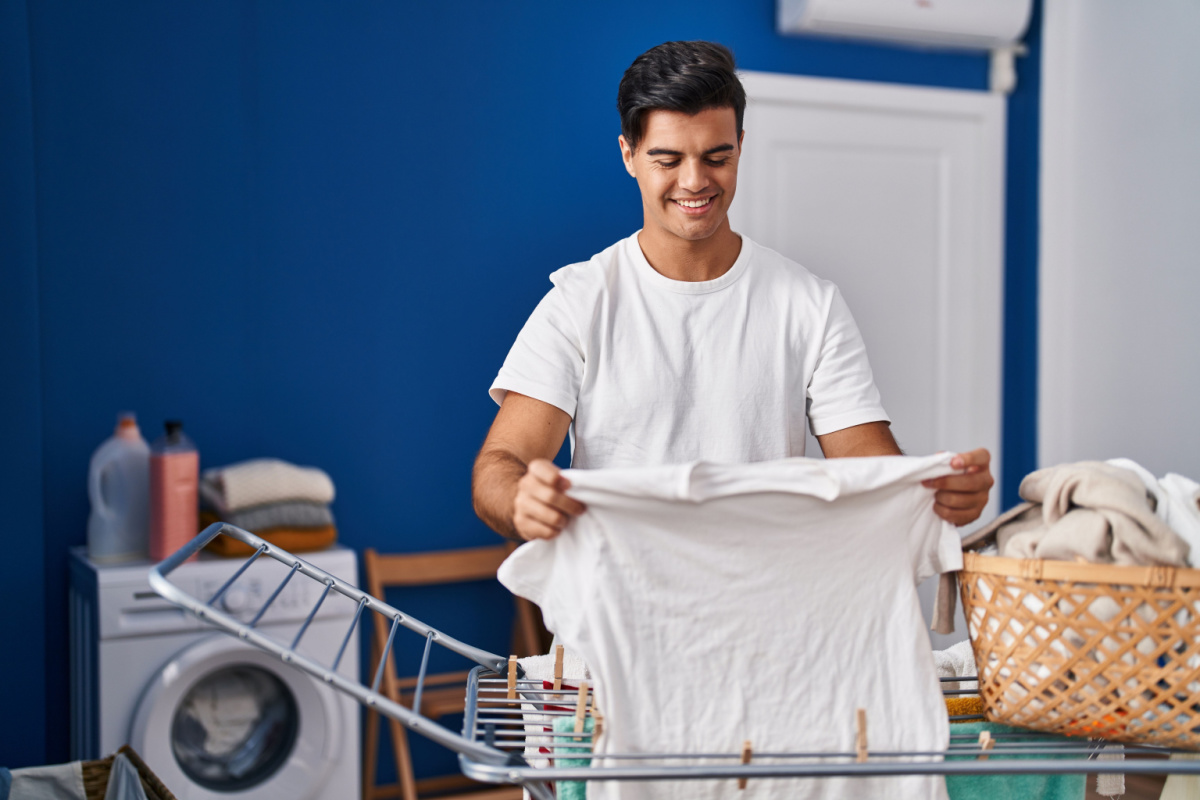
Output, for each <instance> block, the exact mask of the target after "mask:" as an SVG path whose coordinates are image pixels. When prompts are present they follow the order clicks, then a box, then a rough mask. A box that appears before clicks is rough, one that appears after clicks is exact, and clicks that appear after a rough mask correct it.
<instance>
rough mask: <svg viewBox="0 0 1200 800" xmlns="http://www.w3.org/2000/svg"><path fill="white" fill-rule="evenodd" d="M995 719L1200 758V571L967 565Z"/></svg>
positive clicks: (966, 592) (962, 579) (971, 626)
mask: <svg viewBox="0 0 1200 800" xmlns="http://www.w3.org/2000/svg"><path fill="white" fill-rule="evenodd" d="M959 584H960V587H961V591H962V600H963V611H964V613H965V614H966V618H967V628H968V631H969V632H970V635H971V644H972V647H973V649H974V651H975V661H976V663H977V665H978V667H979V692H980V695H981V696H982V697H983V700H984V703H985V704H986V706H987V716H988V719H990V720H992V721H995V722H1002V723H1006V724H1010V725H1019V726H1022V727H1026V728H1034V729H1037V730H1043V731H1049V732H1053V733H1061V734H1066V735H1075V736H1090V737H1102V738H1104V739H1107V740H1110V741H1118V742H1142V743H1153V744H1161V745H1167V746H1171V747H1180V748H1186V749H1191V750H1200V569H1175V568H1172V567H1126V566H1114V565H1107V564H1085V563H1071V562H1067V561H1041V560H1019V559H1013V558H1000V557H996V556H981V555H979V554H978V553H972V552H968V553H964V554H963V571H962V573H961V575H960V576H959Z"/></svg>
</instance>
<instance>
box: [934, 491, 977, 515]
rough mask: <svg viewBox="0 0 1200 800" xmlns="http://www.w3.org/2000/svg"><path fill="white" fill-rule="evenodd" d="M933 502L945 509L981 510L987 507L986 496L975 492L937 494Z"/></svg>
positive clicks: (943, 492)
mask: <svg viewBox="0 0 1200 800" xmlns="http://www.w3.org/2000/svg"><path fill="white" fill-rule="evenodd" d="M934 502H935V503H936V504H938V505H940V506H945V507H946V508H956V509H968V508H978V509H980V510H982V509H983V507H984V506H986V505H987V495H986V494H980V493H977V492H945V491H942V492H938V493H937V494H935V495H934Z"/></svg>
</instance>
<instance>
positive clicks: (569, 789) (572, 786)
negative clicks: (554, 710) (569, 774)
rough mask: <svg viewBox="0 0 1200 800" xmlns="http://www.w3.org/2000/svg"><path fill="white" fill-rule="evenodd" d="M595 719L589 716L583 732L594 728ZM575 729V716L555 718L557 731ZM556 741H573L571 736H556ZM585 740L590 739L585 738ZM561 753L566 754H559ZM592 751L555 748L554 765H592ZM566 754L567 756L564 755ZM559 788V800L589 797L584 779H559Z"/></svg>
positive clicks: (564, 731) (568, 731)
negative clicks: (573, 756) (576, 756)
mask: <svg viewBox="0 0 1200 800" xmlns="http://www.w3.org/2000/svg"><path fill="white" fill-rule="evenodd" d="M593 725H594V721H593V719H592V718H591V717H587V718H586V719H585V720H584V721H583V732H584V733H591V732H592V730H593ZM574 730H575V717H558V718H556V719H555V720H554V732H555V733H571V732H572V731H574ZM554 738H555V740H556V741H558V742H563V743H568V742H571V739H570V737H567V736H556V737H554ZM583 741H584V742H587V741H589V740H588V739H583ZM560 753H562V754H564V755H559V754H560ZM570 755H584V756H587V757H586V758H570V757H569V756H570ZM591 755H592V754H591V753H590V752H588V750H586V749H584V748H582V747H563V748H559V749H557V750H555V754H554V766H556V767H590V766H591V765H592V759H591ZM564 756H566V757H564ZM555 788H556V790H557V795H556V796H557V797H558V800H585V798H587V784H586V783H585V782H583V781H559V782H558V785H557V786H556V787H555Z"/></svg>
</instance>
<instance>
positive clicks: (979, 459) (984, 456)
mask: <svg viewBox="0 0 1200 800" xmlns="http://www.w3.org/2000/svg"><path fill="white" fill-rule="evenodd" d="M991 461H992V454H991V453H989V452H988V450H987V448H986V447H979V448H976V449H974V450H971V451H969V452H966V453H959V454H958V455H956V456H955V457H954V458H952V459H950V466H951V467H953V468H954V469H965V468H967V467H972V466H977V467H986V466H987V465H988V464H990V463H991Z"/></svg>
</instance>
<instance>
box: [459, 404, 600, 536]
mask: <svg viewBox="0 0 1200 800" xmlns="http://www.w3.org/2000/svg"><path fill="white" fill-rule="evenodd" d="M570 426H571V417H570V416H569V415H568V414H567V413H566V412H565V411H563V410H562V409H561V408H556V407H555V406H552V405H550V404H549V403H543V402H542V401H541V400H534V399H533V398H532V397H526V396H525V395H522V394H517V393H516V392H508V393H507V394H506V395H505V396H504V402H503V403H502V404H501V406H500V410H499V411H498V412H497V413H496V419H495V421H494V422H493V423H492V428H491V430H489V431H488V435H487V439H485V440H484V442H483V447H482V448H481V449H480V451H479V455H478V456H477V457H476V458H475V469H474V472H473V474H472V480H471V495H472V500H473V501H474V504H475V513H476V514H478V515H479V518H480V519H482V520H483V521H484V522H486V523H487V524H488V526H489V527H490V528H492V530H494V531H496V532H497V533H499V534H501V535H503V536H509V537H511V536H514V535H515V536H518V537H520V538H522V539H548V538H551V537H553V536H557V535H558V534H559V533H560V532H561V531H562V529H563V527H564V526H565V525H566V524H567V522H569V521H570V518H571V517H573V516H575V515H577V514H581V513H583V510H584V506H583V504H582V503H580V502H578V501H576V500H572V499H571V498H569V497H567V496H566V495H565V494H563V492H565V491H566V490H567V489H568V488H570V485H571V484H570V482H569V481H568V480H567V479H566V478H564V477H563V476H562V474H561V473H560V472H559V469H558V467H556V466H554V463H553V461H552V460H551V459H553V458H554V456H555V455H557V454H558V450H559V448H560V447H562V443H563V439H565V438H566V436H567V430H568V429H569V428H570Z"/></svg>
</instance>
